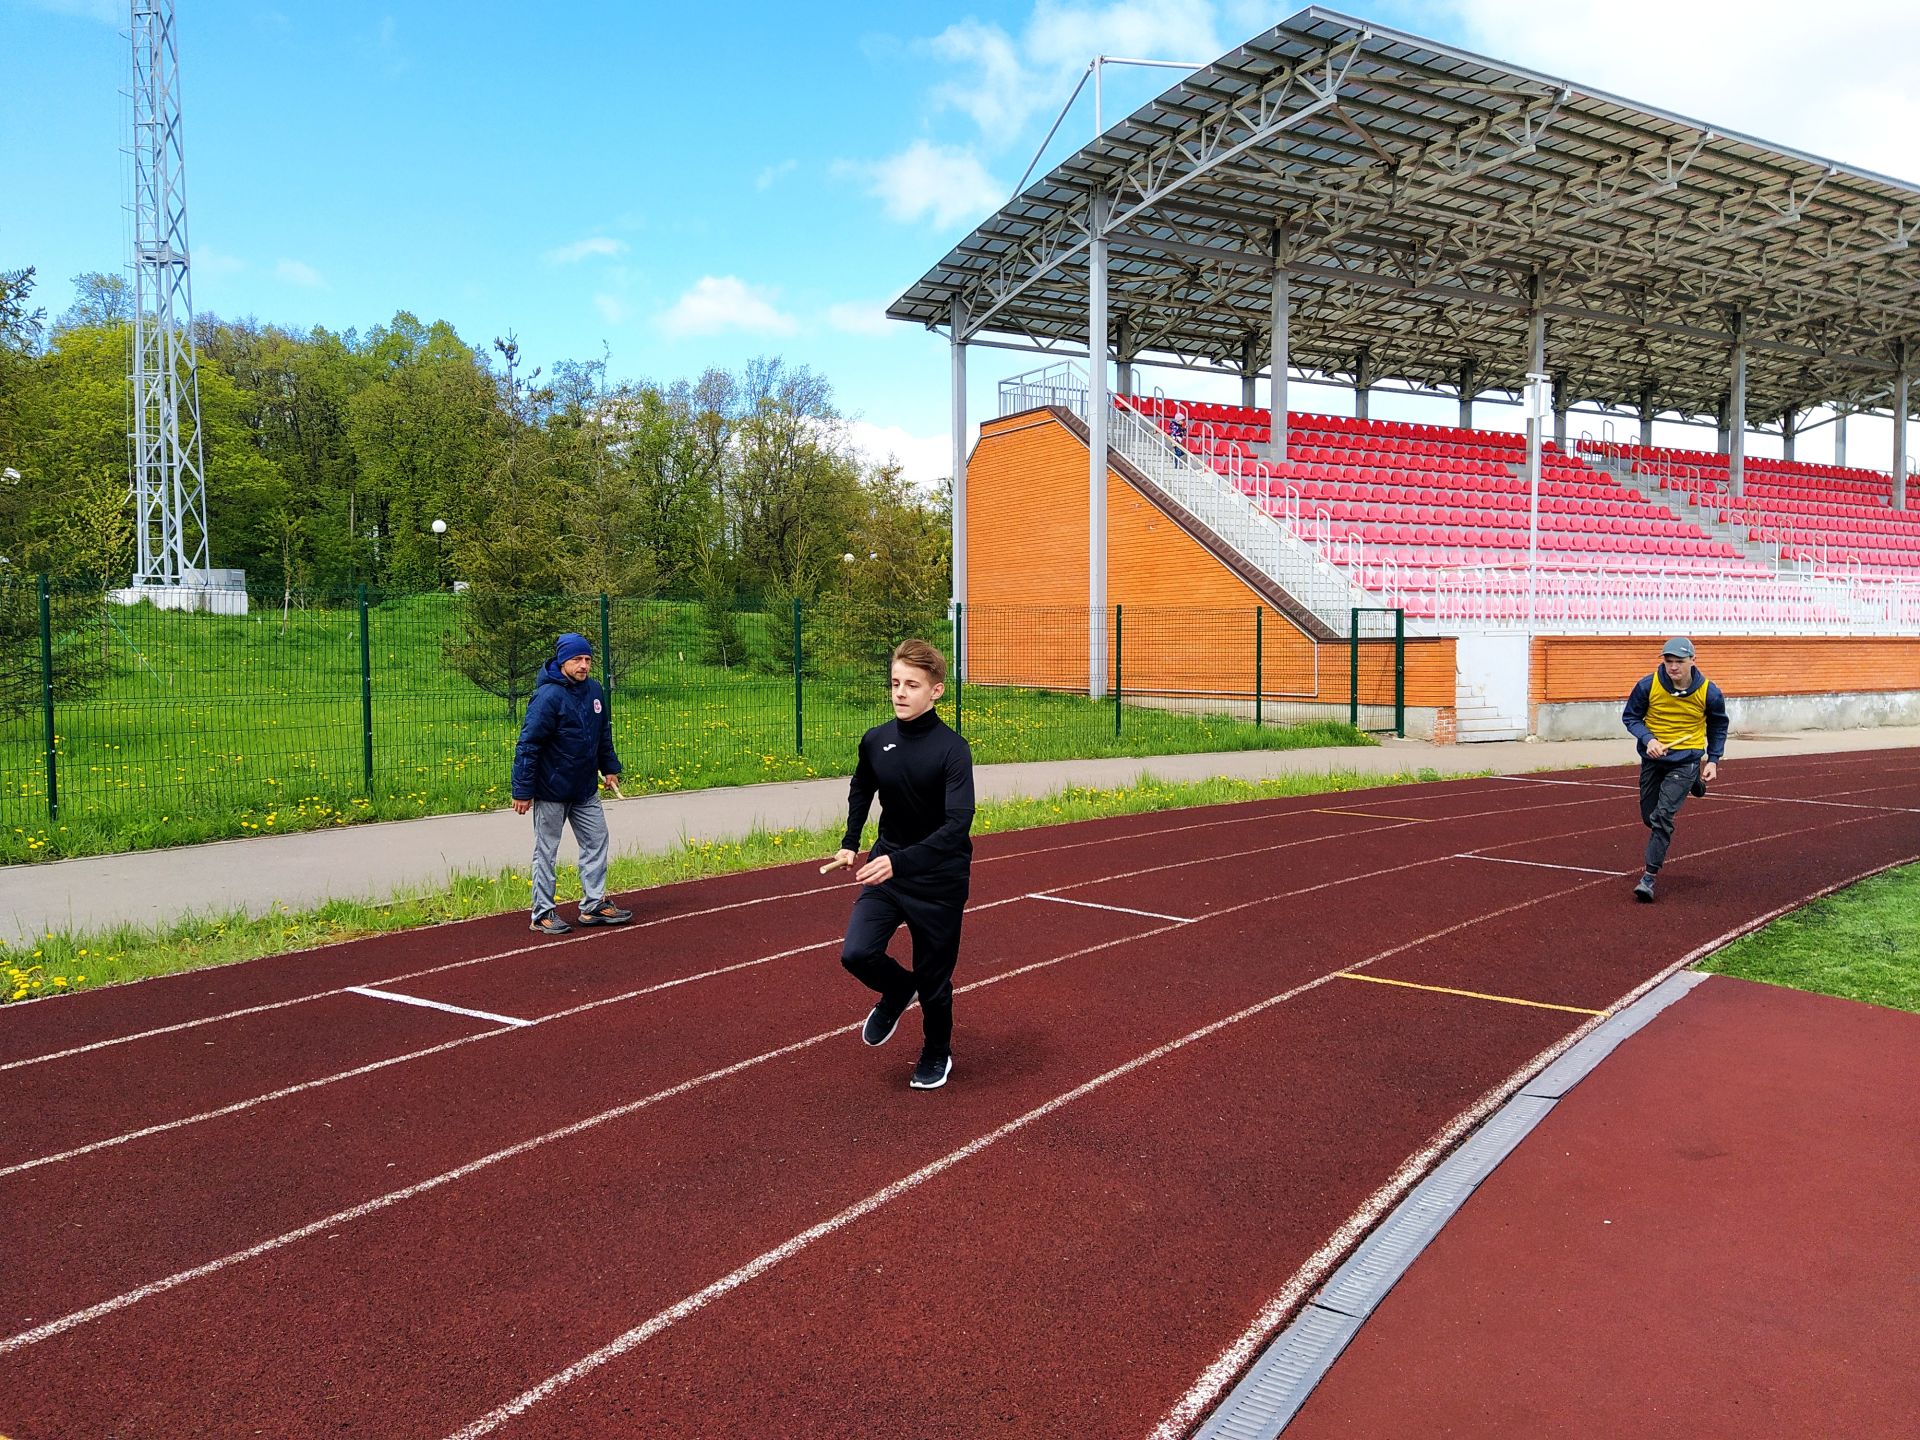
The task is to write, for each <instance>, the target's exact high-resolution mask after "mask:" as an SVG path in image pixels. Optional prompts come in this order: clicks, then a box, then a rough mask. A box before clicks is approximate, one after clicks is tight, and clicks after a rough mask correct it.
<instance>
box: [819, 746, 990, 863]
mask: <svg viewBox="0 0 1920 1440" xmlns="http://www.w3.org/2000/svg"><path fill="white" fill-rule="evenodd" d="M876 793H877V794H878V795H879V796H880V838H879V839H878V840H877V841H875V842H874V847H873V853H874V854H875V855H891V856H892V857H893V875H894V879H895V880H896V881H905V882H907V884H908V885H910V886H912V887H913V888H915V889H922V890H938V889H941V888H944V887H946V886H948V885H965V884H966V882H967V875H968V872H969V870H970V868H971V867H972V864H973V839H972V836H971V835H970V834H969V833H968V832H969V831H970V830H971V829H972V828H973V751H972V750H970V749H968V747H967V742H966V741H965V740H962V739H961V738H960V737H959V736H958V735H957V734H955V733H954V731H953V730H952V729H951V728H950V727H949V726H948V725H947V723H946V721H944V720H942V719H941V718H940V716H939V715H938V713H936V712H935V711H932V710H929V711H927V713H926V714H924V715H922V716H920V717H919V719H917V720H908V721H905V722H902V721H900V720H889V721H887V723H886V724H884V725H876V726H874V727H873V729H871V730H869V731H867V733H866V734H865V735H863V736H862V737H861V739H860V763H859V765H858V766H856V767H855V769H854V772H853V782H852V783H851V784H850V785H849V786H848V787H847V833H846V836H845V837H844V838H843V839H842V840H841V842H840V843H841V846H842V848H844V849H847V850H858V849H859V848H860V832H861V831H862V830H864V829H866V825H867V812H868V810H869V809H871V808H872V805H873V797H874V795H875V794H876Z"/></svg>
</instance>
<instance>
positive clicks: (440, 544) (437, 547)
mask: <svg viewBox="0 0 1920 1440" xmlns="http://www.w3.org/2000/svg"><path fill="white" fill-rule="evenodd" d="M433 557H434V559H433V568H434V575H435V578H436V579H437V580H438V582H439V586H440V588H441V589H442V590H444V589H446V588H447V522H446V521H444V520H436V521H434V522H433Z"/></svg>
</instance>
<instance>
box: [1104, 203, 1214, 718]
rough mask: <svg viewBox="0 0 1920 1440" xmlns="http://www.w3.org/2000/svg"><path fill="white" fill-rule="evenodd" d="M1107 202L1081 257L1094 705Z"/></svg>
mask: <svg viewBox="0 0 1920 1440" xmlns="http://www.w3.org/2000/svg"><path fill="white" fill-rule="evenodd" d="M1108 203H1109V202H1108V199H1107V196H1106V194H1105V193H1104V192H1099V193H1096V194H1095V195H1094V197H1093V207H1092V210H1091V212H1090V213H1089V216H1088V223H1089V224H1090V225H1091V226H1092V238H1091V243H1090V244H1089V245H1088V253H1087V259H1088V264H1087V694H1088V695H1089V696H1090V697H1092V698H1093V699H1095V700H1099V699H1101V698H1102V697H1104V696H1105V695H1106V693H1107V214H1108ZM1188 443H1189V444H1191V443H1192V441H1191V440H1189V441H1188Z"/></svg>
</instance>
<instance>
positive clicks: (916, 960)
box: [840, 885, 967, 1055]
mask: <svg viewBox="0 0 1920 1440" xmlns="http://www.w3.org/2000/svg"><path fill="white" fill-rule="evenodd" d="M966 904H967V892H966V891H965V890H964V889H962V890H960V891H958V892H957V893H956V894H955V895H953V896H951V897H947V896H942V897H941V898H939V899H937V900H934V899H928V898H926V897H924V896H919V895H906V894H902V893H901V892H900V891H899V890H897V889H896V888H895V887H894V886H892V885H866V886H863V887H861V891H860V898H859V899H858V900H856V901H854V902H853V918H852V919H850V920H849V921H848V922H847V940H846V944H845V945H843V946H842V947H841V949H840V963H841V964H842V965H844V966H846V967H847V970H848V971H849V972H850V973H851V974H852V975H853V977H854V978H855V979H856V980H858V981H859V982H860V983H861V984H862V985H865V986H866V987H867V988H868V989H869V990H873V991H877V992H878V993H879V995H880V998H881V999H882V1000H884V1001H886V1002H887V1004H888V1005H900V1006H904V1005H905V1004H906V1003H907V1002H908V1001H909V1000H911V999H912V998H913V997H914V996H916V995H918V996H919V997H920V1015H921V1020H922V1023H923V1024H924V1026H925V1028H926V1036H927V1049H928V1050H929V1051H931V1052H932V1053H934V1054H936V1055H949V1054H951V1053H953V966H954V962H955V961H956V960H958V959H959V958H960V920H961V916H962V914H963V912H964V911H965V909H966ZM902 925H905V926H906V927H907V934H908V935H910V936H911V937H912V938H913V970H912V972H911V973H909V972H908V971H907V970H906V969H905V968H904V967H903V966H902V965H901V964H900V962H899V961H897V960H895V959H894V958H893V957H892V956H891V955H889V954H887V942H888V941H890V940H891V939H893V934H894V932H895V931H896V930H898V929H899V928H900V927H901V926H902Z"/></svg>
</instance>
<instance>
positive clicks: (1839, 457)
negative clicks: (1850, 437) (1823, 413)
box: [1833, 410, 1847, 465]
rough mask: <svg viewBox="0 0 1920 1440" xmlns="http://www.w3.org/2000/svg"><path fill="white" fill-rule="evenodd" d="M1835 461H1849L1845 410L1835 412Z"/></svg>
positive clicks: (1843, 462)
mask: <svg viewBox="0 0 1920 1440" xmlns="http://www.w3.org/2000/svg"><path fill="white" fill-rule="evenodd" d="M1833 463H1834V464H1836V465H1844V464H1846V463H1847V412H1846V411H1844V410H1836V411H1834V412H1833Z"/></svg>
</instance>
